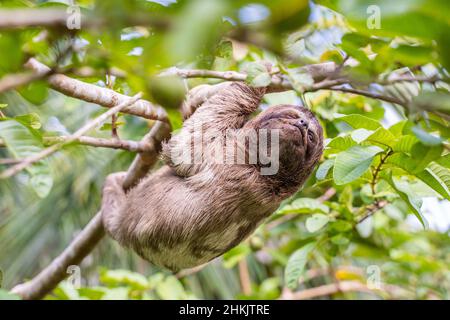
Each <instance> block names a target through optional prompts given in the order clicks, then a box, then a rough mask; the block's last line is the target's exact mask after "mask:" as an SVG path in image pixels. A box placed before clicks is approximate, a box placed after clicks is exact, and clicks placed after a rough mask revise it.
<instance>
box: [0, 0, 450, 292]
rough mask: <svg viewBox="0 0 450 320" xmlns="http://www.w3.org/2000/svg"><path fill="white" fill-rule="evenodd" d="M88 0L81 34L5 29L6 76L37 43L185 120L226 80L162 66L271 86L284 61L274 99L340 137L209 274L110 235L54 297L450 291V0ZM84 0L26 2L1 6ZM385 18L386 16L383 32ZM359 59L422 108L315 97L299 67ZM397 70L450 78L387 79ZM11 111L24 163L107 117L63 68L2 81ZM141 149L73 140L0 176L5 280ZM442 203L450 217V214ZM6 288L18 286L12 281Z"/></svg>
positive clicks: (390, 91) (26, 273)
mask: <svg viewBox="0 0 450 320" xmlns="http://www.w3.org/2000/svg"><path fill="white" fill-rule="evenodd" d="M76 3H77V5H79V6H80V7H81V11H82V12H83V14H84V15H85V16H84V17H83V19H82V25H81V29H80V30H72V32H67V30H64V29H62V28H52V27H49V28H39V27H32V28H23V29H15V30H2V31H1V32H0V48H1V51H0V79H1V78H2V77H3V76H5V75H8V74H12V73H16V72H22V71H25V70H24V69H23V64H24V63H25V62H26V60H27V59H28V58H29V57H31V56H34V57H36V58H37V59H38V60H40V61H42V62H43V63H46V64H47V65H49V66H51V67H54V68H57V69H58V70H61V71H62V72H64V73H65V74H67V75H69V76H71V77H75V78H79V79H80V80H82V81H86V82H89V83H93V84H96V85H99V86H103V87H106V76H107V75H108V74H111V75H113V76H114V79H115V81H114V85H113V88H114V90H116V91H118V92H121V93H124V94H133V93H135V92H137V91H142V92H144V97H145V98H146V99H148V100H150V101H153V102H155V103H158V104H161V105H162V106H163V107H165V108H166V109H167V110H168V113H169V116H170V118H171V121H172V124H173V126H174V128H175V129H176V128H179V127H180V126H181V122H180V119H181V117H180V113H179V111H178V106H179V104H180V101H181V100H182V98H183V96H184V93H185V89H186V87H189V88H192V87H194V86H196V85H199V84H202V83H216V82H217V81H218V80H214V79H188V80H180V79H178V78H171V77H158V74H159V73H160V72H161V71H163V70H165V69H167V68H170V67H180V68H207V69H211V70H219V71H223V70H234V71H242V72H245V73H248V75H249V77H248V79H247V81H248V82H249V83H251V84H252V85H255V86H264V85H267V84H268V83H269V82H270V79H271V78H270V76H271V72H278V71H279V72H281V73H282V74H285V75H286V76H288V78H289V80H290V81H291V83H292V85H293V87H294V88H295V90H292V91H287V92H283V93H272V94H268V95H266V97H265V98H264V103H263V105H262V108H266V107H268V106H271V105H275V104H280V103H292V104H298V103H300V102H301V101H303V102H304V103H305V104H306V105H307V106H308V107H310V108H311V109H312V110H313V111H314V112H315V114H316V115H317V116H318V118H319V119H320V121H321V123H322V125H323V127H324V131H325V138H326V141H325V144H326V150H325V152H324V156H323V159H322V160H321V163H320V166H319V167H318V168H317V170H316V171H315V173H314V174H313V176H312V177H311V178H310V179H309V181H308V182H307V184H306V185H305V186H304V188H303V190H301V192H300V191H299V193H298V194H296V195H295V196H293V197H292V198H291V199H288V200H287V201H285V202H284V203H283V204H282V205H281V206H280V208H279V209H278V211H277V212H276V213H275V214H274V215H273V216H272V217H271V218H270V219H269V221H268V222H267V223H266V224H265V225H263V226H261V227H260V228H259V229H258V230H257V232H256V233H255V234H254V235H253V236H252V237H250V239H248V240H246V241H245V242H244V243H242V244H240V245H239V246H237V247H235V248H233V249H231V250H230V251H229V252H228V253H226V254H225V255H224V256H223V257H222V258H220V259H217V260H215V261H213V262H212V263H210V264H209V265H208V266H206V267H204V268H202V269H201V270H196V272H192V274H187V275H177V276H174V275H170V274H169V273H167V272H166V271H164V270H159V269H157V268H155V267H153V266H151V265H150V264H149V263H147V262H144V261H142V260H141V259H139V258H138V257H137V256H136V255H135V254H133V253H132V252H130V251H127V250H124V249H122V248H120V247H119V245H118V244H116V243H115V242H113V241H110V240H104V241H103V242H102V243H101V244H100V245H99V247H98V248H97V249H96V250H94V252H92V254H91V255H89V256H88V257H87V258H86V259H85V261H84V262H83V263H82V264H81V266H80V267H81V270H82V279H83V282H82V287H81V288H78V287H77V286H75V285H74V284H73V283H71V282H70V281H66V282H64V283H62V284H61V285H60V286H59V287H58V288H57V289H56V290H55V291H54V292H53V293H52V294H51V295H49V296H48V298H49V299H187V298H210V299H211V298H222V299H230V298H240V299H275V298H279V297H280V296H281V295H282V294H283V293H285V292H287V291H290V290H293V291H299V290H306V289H308V288H311V287H318V286H321V285H324V284H328V283H334V282H338V281H345V280H352V281H359V282H361V283H363V284H366V283H368V281H372V280H373V274H372V271H371V270H376V271H377V272H378V273H379V280H380V281H381V283H382V284H384V285H389V286H390V287H389V288H390V289H387V287H383V286H382V287H381V289H377V290H374V291H373V293H371V294H369V293H361V292H336V293H335V294H333V295H330V296H328V297H329V298H349V299H355V298H418V299H431V298H440V299H449V289H450V270H449V266H450V239H449V225H450V224H449V223H448V221H449V217H448V209H449V203H448V200H449V198H450V193H449V190H450V169H449V168H450V158H449V154H448V150H449V137H450V130H449V126H448V121H449V116H450V107H449V106H450V95H449V85H448V76H449V75H448V68H449V67H450V61H449V57H450V38H449V37H448V32H449V31H450V28H449V24H450V20H449V18H448V15H449V13H450V2H448V1H445V0H433V1H421V0H412V1H411V0H408V1H407V0H400V1H384V0H380V1H366V0H354V1H344V0H329V1H326V0H323V1H314V2H310V1H281V0H272V1H258V2H255V1H245V0H239V1H218V0H216V1H210V0H194V1H182V0H179V1H175V0H174V1H170V0H159V1H156V0H155V1H138V0H136V1H119V0H113V1H94V0H83V1H76ZM69 4H70V1H44V0H40V1H21V0H10V1H2V3H1V7H0V8H1V9H4V8H7V7H8V8H24V7H33V8H40V7H60V8H66V7H67V5H69ZM378 13H379V15H380V16H379V24H380V25H379V27H375V28H374V27H373V25H374V24H375V25H376V23H377V14H378ZM92 22H95V23H92ZM348 57H351V58H352V59H354V60H355V61H356V62H357V64H353V65H351V66H348V65H346V66H342V71H343V72H344V73H345V74H346V75H347V76H348V77H350V78H351V79H352V80H353V82H354V83H355V84H356V85H357V88H359V87H360V88H368V90H369V91H370V92H372V93H377V94H382V95H386V96H388V97H393V98H396V99H399V100H400V101H403V102H404V105H405V107H404V108H403V107H400V106H398V105H392V104H389V103H386V102H381V101H380V100H376V99H370V98H367V97H363V96H357V95H350V94H344V93H338V92H335V91H318V92H311V93H306V94H304V93H303V89H304V88H305V87H308V86H309V85H311V84H312V82H313V79H312V78H311V76H310V75H308V74H306V73H304V71H301V69H299V67H301V66H303V65H305V64H311V63H320V62H331V61H333V62H335V63H338V64H342V62H343V61H345V60H346V59H347V58H348ZM268 63H269V64H271V68H269V69H268V68H267V64H268ZM393 74H397V75H400V76H401V75H415V76H418V77H440V78H442V79H447V81H437V82H420V83H419V82H395V83H390V84H383V83H386V82H385V81H386V80H390V79H391V78H389V75H391V76H392V75H393ZM0 111H1V113H0V116H1V117H0V138H1V139H2V141H3V142H4V144H5V146H6V147H5V148H0V158H13V159H20V158H23V157H26V156H30V155H32V154H34V153H36V152H39V150H42V149H43V148H44V147H45V146H44V138H45V137H49V136H58V135H67V134H70V133H72V132H74V131H75V130H76V129H77V128H79V127H81V126H82V125H83V124H84V123H85V122H86V121H88V120H89V119H92V118H93V117H95V116H98V115H99V114H100V113H101V112H103V110H99V108H98V107H97V106H95V105H92V104H88V103H85V102H83V101H78V100H75V99H71V98H68V97H65V96H63V95H62V94H59V93H57V92H54V91H52V90H51V89H49V87H48V85H47V83H46V82H45V81H34V82H32V83H30V84H29V85H26V86H23V87H21V88H18V89H17V90H16V91H10V92H5V93H3V94H1V95H0ZM118 123H119V124H121V125H120V126H119V127H118V132H119V136H120V137H121V138H124V139H131V140H139V139H140V137H142V136H143V135H144V134H145V133H146V132H147V131H148V127H149V126H151V123H149V122H147V121H143V120H142V119H137V118H136V117H131V116H128V115H120V117H119V120H118ZM110 130H111V123H107V124H106V125H104V126H103V127H102V128H100V129H98V130H97V131H96V132H95V133H92V136H96V137H104V138H108V137H110ZM132 159H133V154H131V153H129V152H125V151H116V150H105V149H100V148H92V147H86V146H80V145H76V144H72V145H70V146H68V147H66V148H64V150H62V151H61V152H59V153H57V154H55V155H53V156H52V157H50V158H48V159H46V160H45V161H41V162H39V163H38V164H36V165H33V166H31V167H29V169H28V170H27V171H25V172H22V173H20V174H18V175H17V176H16V177H14V178H13V179H9V180H0V269H1V271H2V273H1V274H2V275H3V279H2V281H0V284H2V285H3V288H10V287H12V286H13V285H14V284H16V283H18V282H20V281H23V280H24V279H26V278H28V277H30V276H32V275H34V274H36V273H37V272H38V270H40V269H42V268H43V267H44V266H45V265H46V264H47V263H48V262H49V261H51V259H52V258H53V257H55V256H56V255H57V254H58V253H59V252H60V251H61V250H62V249H63V248H64V247H65V246H66V245H67V244H68V243H69V242H70V240H71V239H73V237H74V236H75V235H76V234H77V232H78V231H79V230H80V228H82V227H83V226H84V225H85V224H86V223H87V222H88V221H89V219H90V218H91V217H92V216H93V215H94V214H95V212H96V211H97V210H98V206H99V203H100V193H101V186H102V183H103V180H104V177H105V176H106V175H107V174H109V173H111V172H115V171H120V170H124V169H125V168H127V166H128V165H129V164H130V163H131V161H132ZM7 167H8V165H6V164H3V165H2V164H0V169H2V170H4V169H5V168H7ZM424 199H425V201H431V200H430V199H434V200H433V201H434V202H432V203H433V204H434V208H432V210H426V209H425V208H426V207H425V206H424V204H423V202H424ZM436 199H437V200H436ZM439 208H442V209H441V211H442V212H444V211H445V210H447V212H445V213H446V214H447V216H446V218H442V217H441V218H440V220H439V221H437V222H436V212H439ZM411 217H414V219H411ZM427 220H432V221H431V223H430V222H429V221H427ZM417 221H418V222H419V223H417ZM99 266H103V268H101V270H98V268H99ZM374 267H375V269H374ZM128 270H133V271H136V272H138V273H135V272H132V271H128ZM245 270H248V272H249V274H250V278H249V279H245V276H244V274H245ZM243 281H249V282H250V287H251V290H250V292H243V289H242V282H243ZM393 288H394V289H395V290H394V289H393ZM397 289H398V290H397ZM400 289H401V290H400ZM1 298H12V296H10V295H9V294H8V293H7V291H5V290H2V291H0V299H1Z"/></svg>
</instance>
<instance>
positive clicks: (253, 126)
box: [101, 82, 323, 272]
mask: <svg viewBox="0 0 450 320" xmlns="http://www.w3.org/2000/svg"><path fill="white" fill-rule="evenodd" d="M212 87H213V86H207V85H203V86H199V87H196V88H194V89H193V90H191V92H190V94H189V95H188V98H187V100H186V101H185V102H184V105H183V109H184V110H185V112H186V114H187V115H189V114H190V113H192V115H191V116H190V117H189V118H188V119H187V120H185V121H184V123H183V127H182V128H181V129H180V131H179V132H178V134H176V135H174V136H173V137H172V138H171V139H170V140H169V141H168V142H167V143H165V144H164V145H163V150H162V158H163V159H164V161H165V163H166V164H165V165H164V166H163V167H161V168H160V169H158V170H157V171H155V172H154V173H151V174H149V175H147V176H146V177H145V178H143V179H142V180H141V181H140V182H139V183H138V184H137V185H136V186H135V187H133V188H132V189H130V190H129V191H128V192H126V193H125V192H124V191H123V188H122V182H123V180H124V177H125V173H114V174H111V175H109V176H108V177H107V179H106V182H105V186H104V188H103V200H102V201H103V202H102V210H101V211H102V220H103V224H104V226H105V229H106V231H107V233H108V234H109V235H110V236H111V237H112V238H113V239H115V240H116V241H118V242H119V243H120V244H121V245H123V246H125V247H128V248H131V249H133V250H134V251H135V252H136V253H138V254H139V255H140V256H141V257H143V258H144V259H146V260H148V261H150V262H151V263H153V264H154V265H157V266H161V267H165V268H167V269H170V270H172V271H174V272H175V271H178V270H180V269H184V268H191V267H194V266H197V265H201V264H204V263H206V262H208V261H210V260H212V259H214V258H216V257H218V256H220V255H222V254H223V253H225V252H226V251H228V250H230V249H231V248H233V247H235V246H236V245H238V244H239V243H240V242H241V241H243V240H244V239H245V238H247V237H248V236H249V235H250V234H251V233H252V232H253V231H254V230H255V229H256V228H257V227H258V226H259V225H260V224H261V223H262V222H264V220H265V219H266V218H267V217H268V216H270V215H271V214H272V213H273V212H274V211H275V210H276V209H277V208H278V206H279V205H280V203H281V201H283V200H284V199H286V198H288V197H289V196H291V195H293V194H294V193H296V192H297V191H298V190H299V188H300V187H301V186H302V185H303V184H304V182H305V181H306V179H307V178H308V176H309V175H310V174H311V172H312V171H313V169H314V167H315V165H316V164H317V162H318V160H319V158H320V157H321V155H322V151H323V133H322V127H321V125H320V123H319V122H318V120H317V119H316V117H315V116H314V114H313V113H312V112H311V111H309V110H308V109H307V108H305V107H302V106H295V105H278V106H273V107H269V108H267V109H266V110H265V111H263V112H261V113H259V114H258V115H256V116H254V117H252V114H253V113H254V112H255V111H256V110H257V108H258V106H259V103H260V101H261V99H262V97H263V96H264V94H265V92H266V88H254V87H250V86H249V85H247V84H245V83H240V82H224V83H221V84H220V85H216V88H215V89H214V90H212ZM217 88H219V90H218V89H217ZM198 97H201V98H200V99H199V98H198ZM194 110H195V111H194ZM196 123H201V129H202V130H201V133H198V130H195V125H196ZM248 130H254V131H256V132H262V131H263V130H266V131H265V132H269V131H270V130H276V132H278V136H277V139H276V140H277V141H276V142H277V148H278V158H277V159H275V160H276V161H278V166H277V171H276V172H275V173H273V174H262V173H261V172H262V169H263V168H267V167H268V166H270V165H271V163H267V162H263V161H262V160H260V159H259V157H258V160H257V161H255V162H253V163H223V161H222V162H220V161H215V158H216V157H217V156H218V154H219V153H220V152H212V150H213V149H214V150H219V151H220V150H222V151H223V150H224V149H220V147H219V149H217V145H218V143H219V141H223V139H220V138H223V137H224V136H225V135H227V136H228V138H229V140H227V142H228V141H231V142H234V143H235V144H236V146H237V147H236V149H235V150H237V149H239V150H241V151H242V150H243V151H244V154H245V159H246V160H248V159H249V158H250V152H249V150H250V142H249V141H248V140H242V139H239V138H240V137H241V136H242V135H243V133H244V132H247V131H248ZM230 132H231V133H230ZM198 135H203V137H202V138H203V148H201V149H200V151H197V150H196V148H195V146H194V148H192V145H193V141H194V140H195V138H196V137H197V138H198ZM258 139H260V138H259V136H258V138H257V140H258ZM271 139H272V138H270V139H268V140H271ZM274 140H275V138H274ZM242 141H244V142H242ZM227 145H228V144H227ZM271 146H272V144H271ZM269 149H270V148H269ZM185 150H189V152H188V154H190V155H191V156H193V157H198V156H200V159H201V161H200V162H195V161H194V162H193V161H185V160H183V159H184V158H183V159H182V160H181V161H174V160H173V158H174V155H176V154H180V152H183V151H185ZM199 153H200V154H199ZM270 161H274V159H271V160H270Z"/></svg>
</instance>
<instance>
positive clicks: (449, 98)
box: [411, 92, 450, 113]
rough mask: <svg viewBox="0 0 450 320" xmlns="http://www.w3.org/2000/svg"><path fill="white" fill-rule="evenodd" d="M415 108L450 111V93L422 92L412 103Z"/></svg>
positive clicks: (419, 109)
mask: <svg viewBox="0 0 450 320" xmlns="http://www.w3.org/2000/svg"><path fill="white" fill-rule="evenodd" d="M411 105H412V107H413V108H414V109H415V110H418V111H421V110H429V111H435V110H438V111H443V112H447V113H449V112H450V94H449V93H446V92H422V93H421V94H419V95H418V96H417V97H415V98H414V99H413V101H412V103H411Z"/></svg>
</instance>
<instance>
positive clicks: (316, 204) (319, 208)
mask: <svg viewBox="0 0 450 320" xmlns="http://www.w3.org/2000/svg"><path fill="white" fill-rule="evenodd" d="M313 212H322V213H329V212H330V208H329V207H328V206H327V205H325V204H323V203H322V202H320V201H319V200H317V199H311V198H299V199H295V200H294V201H292V202H291V203H290V204H287V205H285V206H284V207H282V208H281V209H280V211H279V212H278V213H280V214H287V213H313Z"/></svg>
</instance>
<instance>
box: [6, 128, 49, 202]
mask: <svg viewBox="0 0 450 320" xmlns="http://www.w3.org/2000/svg"><path fill="white" fill-rule="evenodd" d="M0 137H1V138H3V139H4V141H5V143H6V146H7V147H8V150H9V151H10V152H11V153H12V154H13V156H14V158H16V159H23V158H27V157H30V156H33V155H35V154H37V153H39V152H40V151H41V150H42V148H43V145H42V142H41V140H40V139H38V138H37V137H36V136H35V135H34V134H33V133H32V132H31V131H30V130H29V129H28V128H26V127H25V126H24V125H23V124H22V123H20V122H18V121H16V120H4V121H0ZM26 170H27V172H28V173H29V174H30V176H31V180H30V185H31V186H32V187H33V189H34V191H35V192H36V194H37V195H38V196H39V197H41V198H44V197H46V196H47V195H48V193H49V192H50V190H51V188H52V185H53V178H52V176H51V173H50V168H49V166H48V161H47V160H41V161H39V162H38V163H35V164H33V165H31V166H28V167H27V168H26Z"/></svg>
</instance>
